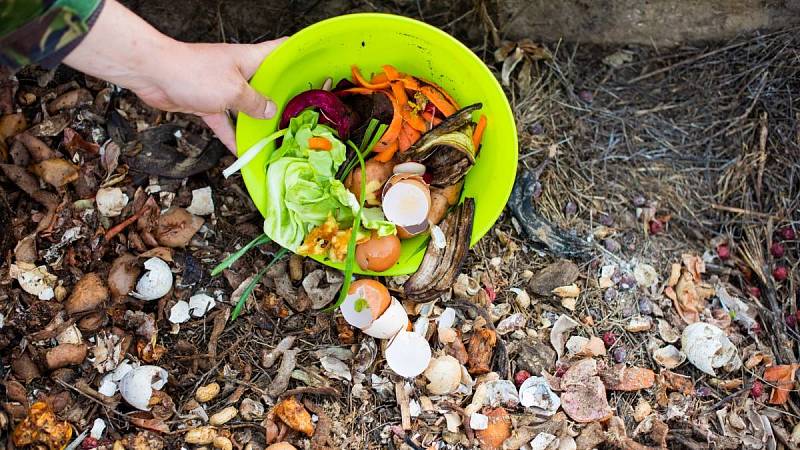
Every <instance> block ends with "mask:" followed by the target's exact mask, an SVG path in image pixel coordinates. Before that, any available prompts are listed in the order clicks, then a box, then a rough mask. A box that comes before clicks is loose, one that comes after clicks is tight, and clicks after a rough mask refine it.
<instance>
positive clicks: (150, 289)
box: [130, 257, 172, 301]
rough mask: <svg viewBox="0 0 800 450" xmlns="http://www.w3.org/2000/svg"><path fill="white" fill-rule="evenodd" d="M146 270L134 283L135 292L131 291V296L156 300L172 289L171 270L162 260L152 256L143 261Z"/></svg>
mask: <svg viewBox="0 0 800 450" xmlns="http://www.w3.org/2000/svg"><path fill="white" fill-rule="evenodd" d="M144 268H145V270H147V272H145V274H144V275H142V277H141V278H139V281H138V282H137V283H136V292H131V294H130V295H131V296H133V297H136V298H138V299H139V300H145V301H150V300H157V299H159V298H161V297H163V296H165V295H167V293H168V292H169V291H170V289H172V272H171V271H170V270H169V266H168V265H167V263H165V262H164V261H163V260H161V259H159V258H156V257H152V258H150V259H148V260H147V261H145V262H144Z"/></svg>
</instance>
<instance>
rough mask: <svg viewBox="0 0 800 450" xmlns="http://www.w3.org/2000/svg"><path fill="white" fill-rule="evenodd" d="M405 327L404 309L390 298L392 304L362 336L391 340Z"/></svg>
mask: <svg viewBox="0 0 800 450" xmlns="http://www.w3.org/2000/svg"><path fill="white" fill-rule="evenodd" d="M407 326H408V314H406V309H405V308H403V305H402V304H401V303H400V302H399V301H397V299H396V298H392V303H391V304H390V305H389V307H388V308H387V309H386V311H384V312H383V314H382V315H381V316H380V317H378V318H377V319H376V320H375V321H374V322H372V324H371V325H369V326H368V327H367V328H364V329H363V330H362V331H363V332H364V334H366V335H368V336H372V337H375V338H378V339H391V338H392V337H393V336H394V335H396V334H397V332H398V331H400V330H404V329H405V328H406V327H407ZM423 370H424V368H423Z"/></svg>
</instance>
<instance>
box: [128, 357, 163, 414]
mask: <svg viewBox="0 0 800 450" xmlns="http://www.w3.org/2000/svg"><path fill="white" fill-rule="evenodd" d="M168 376H169V374H168V373H167V371H166V370H164V369H162V368H161V367H158V366H139V367H137V368H135V369H133V370H131V371H130V372H128V373H127V374H125V376H124V377H122V380H120V382H119V390H120V392H121V393H122V398H124V399H125V401H126V402H128V403H129V404H130V405H131V406H133V407H134V408H136V409H139V410H142V411H149V410H150V406H149V403H150V398H151V397H152V396H153V389H161V388H162V387H164V385H165V384H166V383H167V377H168Z"/></svg>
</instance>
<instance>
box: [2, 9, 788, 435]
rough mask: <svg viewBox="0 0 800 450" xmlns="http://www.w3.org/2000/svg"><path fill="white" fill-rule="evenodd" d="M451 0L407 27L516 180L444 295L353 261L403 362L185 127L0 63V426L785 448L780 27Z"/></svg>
mask: <svg viewBox="0 0 800 450" xmlns="http://www.w3.org/2000/svg"><path fill="white" fill-rule="evenodd" d="M478 5H479V6H478V7H477V9H476V10H475V11H467V14H464V15H460V13H459V12H458V11H454V12H452V13H451V14H455V15H454V16H452V17H450V16H449V15H446V14H438V15H433V16H428V19H430V20H431V21H432V22H433V23H436V24H438V25H441V26H444V27H445V28H446V29H447V30H448V31H451V32H453V33H455V34H456V35H457V36H459V37H461V38H463V39H464V40H465V41H467V42H469V43H471V44H473V45H474V46H473V49H474V50H475V51H476V52H477V53H478V54H480V55H482V56H483V57H484V58H485V60H486V62H487V64H489V65H490V67H491V68H492V69H493V70H494V71H495V72H496V74H497V76H498V79H499V80H501V82H502V83H503V84H504V87H505V88H506V89H507V92H508V94H509V98H510V99H511V101H512V106H513V108H514V111H515V115H516V117H517V122H518V129H519V135H520V142H521V145H520V166H521V170H520V172H519V174H518V176H517V184H516V186H515V189H514V193H513V195H512V198H511V199H510V201H509V205H508V207H507V209H506V212H505V213H504V215H503V216H502V217H501V219H500V221H498V223H497V225H496V226H495V227H494V229H493V230H492V232H491V233H490V234H489V235H487V236H486V237H485V238H484V239H483V240H481V241H480V242H479V244H478V245H476V246H475V247H474V248H473V249H471V250H470V251H469V252H468V253H467V255H466V262H465V264H464V265H463V266H462V267H461V268H460V271H459V272H458V273H457V274H452V275H453V278H454V280H455V281H454V282H453V283H452V284H451V285H449V286H441V285H440V284H437V285H435V286H428V285H420V286H416V285H414V284H413V283H412V284H408V283H407V282H408V277H384V278H382V279H381V281H382V282H383V283H384V284H385V285H386V286H387V287H388V288H389V291H390V292H391V293H392V295H393V296H395V297H396V298H398V299H399V300H400V304H401V305H402V307H403V308H400V309H401V310H404V311H403V313H404V314H405V315H406V316H408V318H409V319H410V321H411V327H410V328H411V329H410V330H408V331H407V332H404V335H414V336H415V339H424V340H425V341H427V343H428V344H429V345H430V348H431V350H432V355H431V360H430V363H429V364H428V365H427V367H426V368H425V370H424V372H423V373H422V375H420V376H417V377H414V378H403V377H401V376H399V375H398V374H396V373H395V372H394V371H393V370H391V369H390V368H389V367H388V365H387V363H386V358H387V357H386V352H387V346H388V342H387V341H385V340H379V339H376V338H374V337H372V336H369V335H367V334H365V333H363V332H362V331H361V330H359V329H357V328H354V327H353V326H351V325H350V324H348V322H347V321H345V320H344V318H343V317H342V316H341V313H339V312H335V313H334V312H330V311H326V310H325V308H326V307H328V306H329V305H331V304H332V303H333V302H334V301H335V298H336V297H337V296H338V294H339V290H340V288H341V285H342V276H341V273H340V272H337V271H334V270H332V269H328V268H325V267H324V266H321V265H320V264H318V263H316V262H314V261H312V260H310V259H308V258H303V257H300V256H296V255H287V256H284V257H282V258H275V256H276V253H278V251H279V247H277V246H275V245H272V244H269V243H266V242H265V240H260V239H259V236H260V235H261V234H262V220H263V219H262V217H261V215H260V214H259V213H258V211H257V210H256V209H255V206H254V205H253V204H252V202H251V201H250V199H249V197H248V195H247V193H246V190H245V188H244V185H243V184H242V181H241V178H240V177H238V176H234V177H231V178H229V179H225V178H224V177H223V176H222V170H223V169H224V168H225V167H228V166H230V165H231V164H232V163H233V162H234V158H233V157H232V156H231V155H230V154H228V153H227V151H226V150H225V149H224V148H223V146H222V145H221V144H220V143H219V142H218V141H216V140H215V139H213V137H212V136H211V135H210V134H209V133H208V131H207V130H206V129H205V128H204V127H203V126H202V125H201V124H200V122H199V121H198V120H197V119H196V118H193V117H190V116H185V115H179V114H168V113H163V112H159V111H155V110H152V109H151V108H149V107H147V106H145V105H143V104H142V103H141V102H139V101H138V99H137V98H136V97H135V96H134V95H132V94H131V93H129V92H127V91H125V90H120V89H118V88H116V87H114V86H110V85H108V84H106V83H103V82H100V81H98V80H94V79H91V78H88V77H86V76H84V75H82V74H77V73H75V72H72V71H70V70H68V69H66V68H60V69H58V70H56V71H54V72H48V71H45V70H42V69H40V68H36V67H28V68H25V69H24V70H23V71H21V72H20V73H18V74H16V76H14V77H7V76H4V77H3V81H2V83H1V84H0V114H1V115H0V138H2V139H0V162H1V163H2V164H0V224H1V225H2V230H3V233H2V237H0V243H1V244H0V247H1V248H2V255H3V262H2V267H0V348H2V352H0V355H1V356H0V358H2V370H3V372H2V373H3V377H2V378H3V390H2V391H3V392H2V393H3V397H2V412H0V427H2V436H3V437H2V443H0V445H1V446H3V447H4V448H13V447H12V443H13V445H16V446H17V447H18V448H20V447H22V448H26V446H27V448H63V447H64V446H65V445H67V444H68V443H72V444H71V445H72V447H70V448H82V449H94V448H105V449H112V448H113V449H121V448H130V449H161V448H170V449H171V448H181V447H182V446H183V447H186V448H211V447H213V448H219V449H232V448H237V449H243V448H245V449H264V448H268V447H269V448H272V449H284V450H285V449H292V448H309V449H339V448H359V449H360V448H405V449H409V448H411V449H429V448H454V449H455V448H482V449H520V448H525V449H535V450H542V449H591V448H620V449H651V448H652V449H655V448H688V449H699V448H708V447H714V448H728V449H735V448H750V449H761V448H766V449H773V448H796V446H797V442H798V441H800V426H798V420H797V417H798V416H799V415H800V408H799V407H798V405H800V403H799V402H800V399H799V398H798V396H797V394H796V377H795V374H796V370H797V368H798V367H800V365H798V355H799V353H798V351H799V350H798V339H800V328H798V318H800V314H798V312H797V296H798V276H797V274H798V272H797V270H798V257H800V240H799V239H798V237H797V236H798V232H800V212H798V211H800V164H798V163H797V159H798V156H800V148H798V135H797V115H796V111H795V110H794V106H793V103H792V102H793V98H794V96H795V95H796V94H795V93H796V92H797V91H798V90H800V81H798V80H800V77H798V70H800V64H797V63H796V56H795V54H794V53H795V51H796V50H795V49H796V48H797V47H798V44H800V38H798V37H797V33H796V30H785V31H781V32H777V33H773V34H769V35H758V36H751V37H746V38H742V39H739V40H736V41H733V42H726V43H722V44H719V45H714V46H708V47H702V48H700V47H697V48H695V47H685V48H678V49H673V50H669V51H668V52H665V51H663V50H662V51H658V52H657V51H655V50H652V49H644V48H610V49H609V48H583V47H580V46H571V45H564V44H552V45H540V44H535V43H532V42H505V41H502V40H501V39H500V36H501V35H502V32H501V29H502V27H501V24H500V23H499V22H498V21H497V20H496V18H495V20H493V19H492V17H493V16H492V15H491V13H490V11H488V10H487V9H486V6H485V3H483V2H479V4H478ZM403 12H405V13H407V14H409V15H416V14H417V13H416V7H413V8H411V7H409V10H408V11H403ZM498 27H499V28H498ZM476 28H477V29H483V30H486V39H483V37H482V36H481V37H475V36H473V35H470V34H467V33H466V32H465V31H463V30H466V29H472V30H474V29H476ZM482 151H491V149H489V148H486V149H483V150H482ZM452 221H453V223H455V224H457V223H460V222H459V221H458V217H457V215H456V216H454V218H453V219H452ZM443 226H444V227H448V226H450V225H448V224H447V223H445V224H443ZM453 226H455V225H453ZM456 229H457V228H456ZM248 243H251V245H248ZM277 256H280V254H279V255H277ZM222 261H226V264H225V265H224V266H223V267H222V268H220V269H218V270H214V268H215V267H217V266H218V264H219V263H220V262H222ZM404 286H405V288H406V289H407V288H408V286H412V287H414V289H415V290H416V291H415V292H417V291H418V292H417V293H418V294H419V293H421V294H420V295H418V296H417V300H419V299H422V300H423V301H422V302H420V301H416V302H411V301H407V300H405V299H406V297H407V296H406V295H405V293H404ZM422 294H424V295H422ZM234 311H235V314H234ZM237 314H238V317H236V318H235V320H233V318H232V316H235V315H237ZM271 445H272V446H273V447H270V446H271Z"/></svg>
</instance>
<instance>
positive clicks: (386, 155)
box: [373, 139, 398, 162]
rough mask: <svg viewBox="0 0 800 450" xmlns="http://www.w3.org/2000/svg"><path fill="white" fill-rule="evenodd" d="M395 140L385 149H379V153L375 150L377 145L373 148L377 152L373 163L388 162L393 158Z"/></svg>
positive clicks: (395, 148)
mask: <svg viewBox="0 0 800 450" xmlns="http://www.w3.org/2000/svg"><path fill="white" fill-rule="evenodd" d="M397 145H398V144H397V140H396V139H395V140H394V141H392V142H391V143H390V144H389V145H388V146H387V147H385V148H383V149H381V150H380V151H379V150H377V147H378V146H377V145H376V146H375V148H376V150H375V151H379V153H378V154H377V155H375V157H374V158H373V159H374V160H375V161H378V162H389V161H391V160H392V156H394V154H395V152H397Z"/></svg>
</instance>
